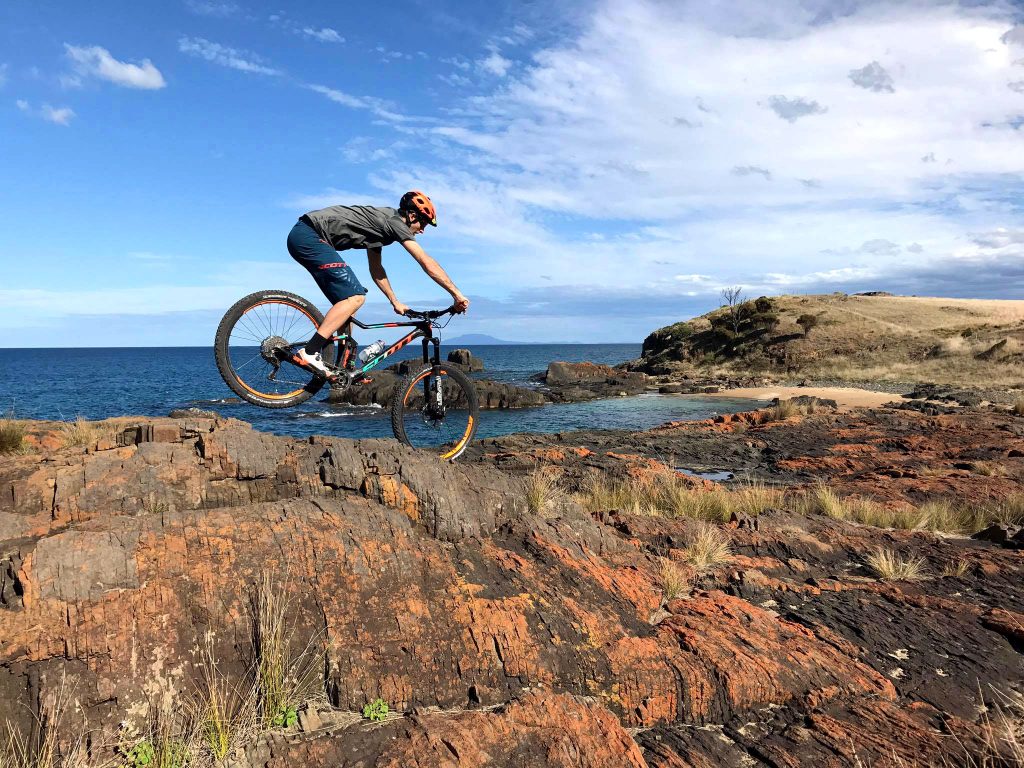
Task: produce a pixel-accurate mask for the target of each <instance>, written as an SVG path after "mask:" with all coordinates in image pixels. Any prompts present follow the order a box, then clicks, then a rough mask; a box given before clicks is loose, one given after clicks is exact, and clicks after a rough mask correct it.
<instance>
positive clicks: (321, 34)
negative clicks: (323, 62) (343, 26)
mask: <svg viewBox="0 0 1024 768" xmlns="http://www.w3.org/2000/svg"><path fill="white" fill-rule="evenodd" d="M302 34H303V35H305V36H306V37H311V38H313V39H314V40H319V41H320V42H321V43H344V42H345V38H344V37H342V36H341V35H340V34H338V31H337V30H336V29H331V28H330V27H322V28H320V29H314V28H313V27H303V29H302Z"/></svg>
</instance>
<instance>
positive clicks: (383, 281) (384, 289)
mask: <svg viewBox="0 0 1024 768" xmlns="http://www.w3.org/2000/svg"><path fill="white" fill-rule="evenodd" d="M366 258H367V259H368V260H369V262H370V277H372V278H373V282H375V283H376V284H377V287H378V288H380V290H381V293H383V294H384V295H385V296H387V297H388V301H390V302H391V306H392V307H394V308H395V312H397V313H398V314H400V315H401V314H404V313H405V310H407V309H408V307H407V306H405V304H403V303H402V302H400V301H399V300H398V299H397V298H395V292H394V291H393V290H391V281H389V280H388V273H387V272H385V271H384V264H383V262H381V259H380V248H367V249H366Z"/></svg>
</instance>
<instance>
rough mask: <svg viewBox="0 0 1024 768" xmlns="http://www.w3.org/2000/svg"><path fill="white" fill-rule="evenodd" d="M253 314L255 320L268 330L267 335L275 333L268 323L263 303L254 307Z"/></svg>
mask: <svg viewBox="0 0 1024 768" xmlns="http://www.w3.org/2000/svg"><path fill="white" fill-rule="evenodd" d="M252 316H253V322H258V323H259V324H260V325H261V326H262V327H263V330H264V331H266V332H267V336H273V335H274V334H273V332H272V331H271V330H270V327H269V326H268V325H267V318H266V310H265V309H263V306H262V305H261V306H258V307H254V308H253V310H252Z"/></svg>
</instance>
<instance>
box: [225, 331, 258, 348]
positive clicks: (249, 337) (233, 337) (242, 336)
mask: <svg viewBox="0 0 1024 768" xmlns="http://www.w3.org/2000/svg"><path fill="white" fill-rule="evenodd" d="M235 338H239V339H246V340H248V341H251V342H253V343H254V344H255V346H257V347H258V346H259V345H260V344H261V343H262V342H263V339H257V338H254V337H252V336H246V335H244V334H243V333H242V332H241V331H239V332H238V335H237V337H236V336H235V331H232V332H231V336H230V337H229V338H228V346H229V347H243V346H248V345H246V344H232V343H231V342H232V340H234V339H235Z"/></svg>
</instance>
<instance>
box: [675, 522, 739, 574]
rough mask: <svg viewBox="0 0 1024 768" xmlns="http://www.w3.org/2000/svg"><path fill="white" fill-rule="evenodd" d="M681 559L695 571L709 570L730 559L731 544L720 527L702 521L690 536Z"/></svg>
mask: <svg viewBox="0 0 1024 768" xmlns="http://www.w3.org/2000/svg"><path fill="white" fill-rule="evenodd" d="M683 559H684V560H685V561H686V562H687V563H688V564H689V565H690V566H691V567H692V568H693V569H694V570H695V571H697V572H702V571H709V570H711V569H712V568H716V567H718V566H719V565H724V564H725V563H727V562H729V560H731V559H732V545H731V544H730V543H729V537H728V536H726V534H725V533H723V532H722V529H721V528H718V527H717V526H714V525H710V524H708V523H703V524H702V525H701V526H700V527H699V528H698V529H697V531H696V532H695V533H694V534H693V535H692V536H691V537H690V543H689V544H688V545H687V547H686V549H685V550H683Z"/></svg>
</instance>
